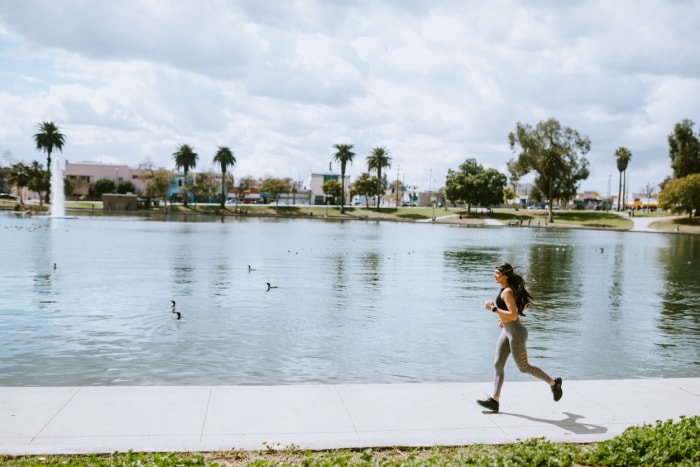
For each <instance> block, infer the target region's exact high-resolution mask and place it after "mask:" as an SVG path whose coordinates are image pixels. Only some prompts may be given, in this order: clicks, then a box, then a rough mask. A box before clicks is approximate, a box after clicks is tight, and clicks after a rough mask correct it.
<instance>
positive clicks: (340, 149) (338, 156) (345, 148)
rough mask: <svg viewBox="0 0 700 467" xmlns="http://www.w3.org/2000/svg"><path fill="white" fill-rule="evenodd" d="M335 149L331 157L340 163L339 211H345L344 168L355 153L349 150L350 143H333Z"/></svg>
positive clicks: (342, 212) (350, 147)
mask: <svg viewBox="0 0 700 467" xmlns="http://www.w3.org/2000/svg"><path fill="white" fill-rule="evenodd" d="M333 147H334V148H335V149H336V151H337V152H336V153H335V154H334V155H333V159H334V160H335V161H336V162H338V163H339V164H340V213H341V214H344V213H345V168H346V167H347V164H348V162H350V163H352V158H353V157H355V153H354V152H352V151H351V149H352V147H353V145H352V144H335V145H334V146H333Z"/></svg>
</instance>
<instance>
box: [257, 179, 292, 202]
mask: <svg viewBox="0 0 700 467" xmlns="http://www.w3.org/2000/svg"><path fill="white" fill-rule="evenodd" d="M260 191H262V192H264V193H266V194H268V195H272V198H273V199H274V200H277V199H279V196H280V195H281V194H282V193H290V192H291V191H292V181H291V180H290V179H289V178H274V177H268V178H266V179H264V180H263V181H262V183H261V184H260Z"/></svg>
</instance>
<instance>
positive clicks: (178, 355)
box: [0, 213, 700, 386]
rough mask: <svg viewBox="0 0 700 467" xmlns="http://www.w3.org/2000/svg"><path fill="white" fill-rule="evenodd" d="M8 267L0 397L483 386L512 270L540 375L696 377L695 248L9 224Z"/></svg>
mask: <svg viewBox="0 0 700 467" xmlns="http://www.w3.org/2000/svg"><path fill="white" fill-rule="evenodd" d="M0 258H1V259H2V264H3V268H2V270H3V272H2V283H1V286H0V287H1V288H0V343H2V345H0V386H32V385H46V386H59V385H117V384H119V385H155V384H166V385H167V384H173V385H174V384H178V385H218V384H291V383H394V382H447V381H491V379H492V375H493V370H492V368H493V367H492V363H493V355H494V350H495V342H496V339H497V336H498V333H499V331H500V330H499V329H498V327H497V326H496V321H495V316H494V315H493V314H492V313H490V312H488V311H486V310H484V309H483V304H484V301H485V300H487V299H493V298H495V296H496V293H497V292H498V290H499V287H498V284H496V283H495V282H494V281H493V269H494V266H495V265H496V264H497V263H499V262H502V261H508V262H510V263H512V264H514V265H517V266H519V270H520V272H521V273H522V274H523V275H524V276H525V277H526V280H527V283H528V286H529V289H530V292H531V293H532V295H533V296H534V297H535V302H536V303H535V306H533V307H532V308H531V309H530V311H529V312H528V313H527V317H526V318H524V322H525V324H526V325H527V326H528V328H529V330H530V339H529V358H530V360H531V363H533V364H535V365H537V366H540V367H542V368H543V369H544V370H545V371H547V372H549V373H550V374H552V375H558V376H559V375H560V376H562V377H563V378H564V379H607V378H647V377H675V376H692V377H700V281H699V280H698V277H700V237H697V236H690V235H684V234H656V233H643V232H609V231H590V230H567V229H547V228H544V227H542V228H535V227H533V228H527V227H521V228H516V227H463V226H449V225H438V224H430V223H416V224H414V223H394V222H369V221H367V222H365V221H352V222H340V221H324V220H319V219H292V220H289V219H287V220H285V219H263V218H249V219H242V220H241V219H227V220H226V221H223V222H222V221H220V220H218V219H214V218H206V220H205V219H204V218H200V219H199V221H196V222H195V221H187V222H184V221H181V220H177V219H176V218H171V219H168V220H155V219H152V218H138V217H78V218H75V219H51V218H48V217H26V218H25V217H16V216H14V215H13V214H12V213H0ZM249 265H250V266H251V267H252V268H253V270H252V271H249V269H248V266H249ZM267 282H270V283H271V284H272V285H273V286H274V288H271V289H270V290H267V285H266V283H267ZM171 300H176V302H177V308H176V309H177V311H179V312H180V313H181V314H182V319H180V320H177V319H176V316H175V314H173V313H172V312H171V303H170V301H171ZM506 378H507V379H508V380H531V379H532V378H531V377H529V376H527V375H522V374H520V373H519V372H518V371H517V369H516V368H515V366H514V364H513V363H512V361H511V362H509V363H508V366H507V368H506Z"/></svg>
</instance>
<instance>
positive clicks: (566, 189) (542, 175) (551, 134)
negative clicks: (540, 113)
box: [508, 118, 591, 222]
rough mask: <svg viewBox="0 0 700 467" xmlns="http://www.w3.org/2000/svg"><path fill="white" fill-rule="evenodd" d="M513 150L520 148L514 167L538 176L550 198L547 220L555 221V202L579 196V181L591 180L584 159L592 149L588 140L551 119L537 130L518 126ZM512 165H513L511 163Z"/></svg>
mask: <svg viewBox="0 0 700 467" xmlns="http://www.w3.org/2000/svg"><path fill="white" fill-rule="evenodd" d="M508 141H509V142H510V148H511V150H515V147H516V146H518V147H519V148H520V154H518V159H517V162H515V164H517V167H518V168H519V169H520V170H521V171H522V172H523V175H524V174H525V173H529V172H530V171H533V170H534V171H535V172H537V177H536V178H535V184H537V185H539V186H540V187H541V188H544V189H543V190H542V191H544V192H545V193H547V194H548V201H549V203H548V205H549V206H548V208H549V209H548V218H549V222H552V221H553V213H552V201H553V200H554V199H555V198H560V197H562V196H571V192H572V191H573V192H574V193H575V192H576V185H577V184H578V182H579V181H580V180H585V179H586V178H588V175H589V172H588V161H587V160H586V158H584V157H583V155H585V154H586V153H588V151H590V149H591V141H590V140H589V139H588V136H585V135H584V136H581V135H580V134H579V132H578V131H576V130H573V129H571V128H568V127H562V126H561V124H560V123H559V122H558V121H557V120H555V119H553V118H550V119H549V120H545V121H542V122H539V123H538V124H537V126H536V127H535V128H533V127H531V126H530V125H528V124H523V123H520V122H518V124H517V125H516V129H515V131H514V132H511V133H509V134H508ZM509 163H511V162H509Z"/></svg>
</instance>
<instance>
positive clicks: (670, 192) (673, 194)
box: [659, 173, 700, 222]
mask: <svg viewBox="0 0 700 467" xmlns="http://www.w3.org/2000/svg"><path fill="white" fill-rule="evenodd" d="M659 207H660V208H661V209H670V210H672V211H674V212H687V213H688V215H689V220H690V222H692V221H693V213H694V212H695V213H697V212H698V211H700V173H695V174H691V175H688V176H687V177H683V178H674V179H673V180H670V181H669V182H667V183H665V184H664V187H663V189H662V190H661V193H659Z"/></svg>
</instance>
